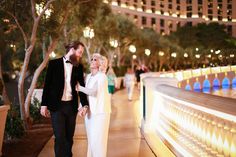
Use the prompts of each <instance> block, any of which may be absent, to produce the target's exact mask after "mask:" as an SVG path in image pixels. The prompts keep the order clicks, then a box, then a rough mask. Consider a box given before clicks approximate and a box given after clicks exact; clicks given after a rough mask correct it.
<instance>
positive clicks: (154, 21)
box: [151, 17, 156, 25]
mask: <svg viewBox="0 0 236 157" xmlns="http://www.w3.org/2000/svg"><path fill="white" fill-rule="evenodd" d="M151 21H152V25H155V24H156V19H155V18H154V17H152V20H151Z"/></svg>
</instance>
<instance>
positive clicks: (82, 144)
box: [39, 88, 155, 157]
mask: <svg viewBox="0 0 236 157" xmlns="http://www.w3.org/2000/svg"><path fill="white" fill-rule="evenodd" d="M138 99H139V91H138V90H137V89H136V88H135V90H134V99H133V101H128V98H127V95H126V91H125V90H119V91H117V92H116V93H115V94H114V95H113V96H112V115H111V123H110V130H109V141H108V155H107V157H155V155H154V154H153V153H152V151H151V150H150V148H149V147H148V145H147V143H146V141H145V139H144V137H143V136H142V134H141V132H140V128H139V122H138V113H139V111H138V109H139V100H138ZM53 141H54V139H53V137H52V138H51V139H50V140H49V141H48V143H47V144H46V145H45V147H44V148H43V150H42V151H41V153H40V155H39V157H53V156H54V154H53V153H54V152H53ZM86 152H87V139H86V132H85V127H84V123H83V119H82V118H80V117H79V116H78V119H77V125H76V132H75V136H74V145H73V154H74V156H75V157H86Z"/></svg>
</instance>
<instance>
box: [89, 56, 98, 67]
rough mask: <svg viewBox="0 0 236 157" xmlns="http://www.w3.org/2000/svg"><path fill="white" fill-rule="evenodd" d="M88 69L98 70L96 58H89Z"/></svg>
mask: <svg viewBox="0 0 236 157" xmlns="http://www.w3.org/2000/svg"><path fill="white" fill-rule="evenodd" d="M90 68H91V69H99V61H98V57H96V56H93V57H92V58H91V62H90Z"/></svg>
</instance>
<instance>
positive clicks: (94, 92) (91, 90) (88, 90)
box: [79, 85, 97, 97]
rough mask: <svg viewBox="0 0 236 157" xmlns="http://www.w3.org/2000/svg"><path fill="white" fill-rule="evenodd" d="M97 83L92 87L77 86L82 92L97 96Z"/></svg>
mask: <svg viewBox="0 0 236 157" xmlns="http://www.w3.org/2000/svg"><path fill="white" fill-rule="evenodd" d="M96 87H97V85H94V87H93V88H86V87H83V86H79V91H80V92H83V93H85V94H87V95H89V96H94V97H95V96H97V88H96Z"/></svg>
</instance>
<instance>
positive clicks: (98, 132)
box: [40, 41, 111, 157]
mask: <svg viewBox="0 0 236 157" xmlns="http://www.w3.org/2000/svg"><path fill="white" fill-rule="evenodd" d="M65 49H66V54H65V55H64V56H63V57H61V58H58V59H55V60H51V61H49V64H48V69H47V74H46V78H45V84H44V89H43V95H42V103H41V111H40V112H41V114H42V115H43V116H44V117H51V121H52V127H53V133H54V136H55V143H54V151H55V156H56V157H72V145H73V136H74V131H75V126H76V116H77V114H79V115H80V116H81V117H84V118H85V126H86V133H87V139H88V151H87V157H106V154H107V141H108V131H109V123H110V113H111V101H110V97H109V93H108V81H107V76H106V74H105V71H106V68H107V59H106V58H105V57H104V56H101V55H100V54H98V53H95V54H93V55H92V57H91V62H90V74H88V75H87V77H86V80H85V82H84V72H83V66H82V65H81V64H78V61H79V59H80V58H81V57H82V55H83V52H84V45H83V43H81V42H79V41H75V42H72V43H70V44H68V45H66V46H65ZM78 95H79V97H78ZM78 99H79V100H78ZM78 102H80V103H78ZM78 104H80V105H78ZM78 149H79V148H78Z"/></svg>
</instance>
